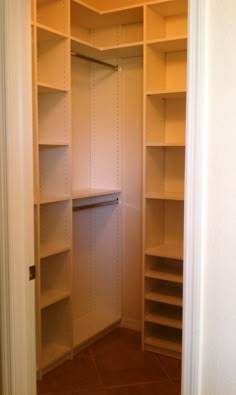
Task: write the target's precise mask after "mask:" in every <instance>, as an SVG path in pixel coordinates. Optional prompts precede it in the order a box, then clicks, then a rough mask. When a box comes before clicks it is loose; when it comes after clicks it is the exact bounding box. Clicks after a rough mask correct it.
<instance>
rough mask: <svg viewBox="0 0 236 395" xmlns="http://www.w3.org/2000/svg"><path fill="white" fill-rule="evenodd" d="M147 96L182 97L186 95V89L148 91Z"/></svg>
mask: <svg viewBox="0 0 236 395" xmlns="http://www.w3.org/2000/svg"><path fill="white" fill-rule="evenodd" d="M146 95H147V96H159V97H160V98H162V99H181V98H185V97H186V90H176V91H174V90H158V91H148V92H146Z"/></svg>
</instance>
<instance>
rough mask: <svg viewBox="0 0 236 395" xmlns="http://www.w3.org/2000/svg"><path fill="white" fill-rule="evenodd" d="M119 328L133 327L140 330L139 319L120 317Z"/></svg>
mask: <svg viewBox="0 0 236 395" xmlns="http://www.w3.org/2000/svg"><path fill="white" fill-rule="evenodd" d="M120 326H121V328H127V329H133V330H134V331H137V332H141V321H138V320H132V319H130V318H126V317H124V318H122V320H121V323H120Z"/></svg>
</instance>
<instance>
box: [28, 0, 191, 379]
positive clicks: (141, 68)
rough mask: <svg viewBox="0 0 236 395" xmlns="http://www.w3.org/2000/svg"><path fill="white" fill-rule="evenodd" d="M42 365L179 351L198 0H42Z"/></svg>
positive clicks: (37, 87)
mask: <svg viewBox="0 0 236 395" xmlns="http://www.w3.org/2000/svg"><path fill="white" fill-rule="evenodd" d="M31 33H32V70H33V114H34V122H33V123H34V128H33V129H34V136H33V139H34V220H35V265H36V332H37V333H36V335H37V336H36V337H37V374H38V377H39V378H42V377H43V376H44V374H45V373H46V372H48V371H50V370H51V369H53V368H54V367H55V366H58V365H59V364H60V363H61V362H62V361H64V360H65V359H67V358H69V359H70V358H73V356H75V355H76V354H77V353H78V352H80V351H81V350H82V349H83V348H85V347H86V346H88V345H91V344H93V343H94V342H95V341H96V340H97V339H100V338H101V337H103V336H106V334H108V333H109V332H111V331H112V330H113V329H115V328H117V327H119V326H122V327H124V328H130V329H134V330H137V331H141V333H142V342H140V349H142V350H146V351H150V352H154V353H158V354H161V355H165V356H170V357H174V358H178V359H180V358H181V349H182V305H183V297H182V290H183V222H184V221H183V219H184V173H185V170H184V169H185V124H186V122H185V121H186V70H187V0H156V1H152V2H150V1H145V0H143V1H140V0H116V1H108V0H84V1H80V0H32V25H31Z"/></svg>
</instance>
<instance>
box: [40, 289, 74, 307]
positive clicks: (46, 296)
mask: <svg viewBox="0 0 236 395" xmlns="http://www.w3.org/2000/svg"><path fill="white" fill-rule="evenodd" d="M69 297H70V292H69V291H67V290H51V291H47V292H43V293H42V295H41V309H44V308H45V307H48V306H51V305H53V304H55V303H57V302H60V301H62V300H64V299H68V298H69Z"/></svg>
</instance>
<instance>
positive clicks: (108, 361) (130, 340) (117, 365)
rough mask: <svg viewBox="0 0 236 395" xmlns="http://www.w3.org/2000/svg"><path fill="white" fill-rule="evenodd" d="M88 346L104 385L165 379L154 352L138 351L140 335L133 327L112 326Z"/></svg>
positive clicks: (165, 376) (139, 349)
mask: <svg viewBox="0 0 236 395" xmlns="http://www.w3.org/2000/svg"><path fill="white" fill-rule="evenodd" d="M90 349H91V351H92V354H93V356H94V359H95V361H96V365H97V368H98V371H99V374H100V376H101V378H102V381H103V384H104V385H105V386H116V385H125V384H136V383H140V382H141V383H142V382H147V381H163V380H166V379H167V375H166V374H165V373H164V372H163V370H162V369H161V366H160V363H159V360H158V359H157V358H156V356H155V355H154V354H152V353H148V352H144V353H143V352H142V351H141V347H140V335H139V334H137V335H135V336H134V332H133V331H129V330H127V329H126V330H124V329H119V330H116V331H115V332H114V333H113V334H112V335H110V336H109V337H107V339H103V340H101V341H99V342H97V343H96V344H94V345H93V346H91V347H90Z"/></svg>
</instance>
